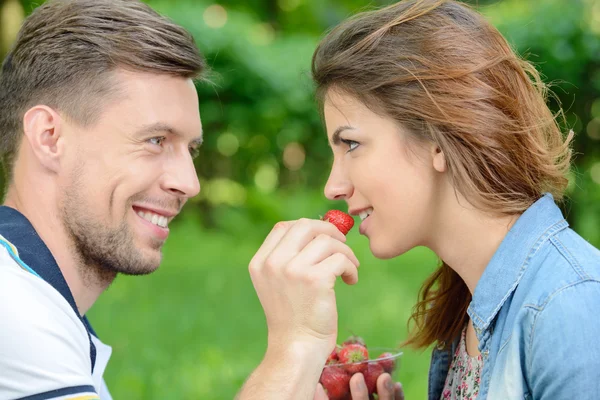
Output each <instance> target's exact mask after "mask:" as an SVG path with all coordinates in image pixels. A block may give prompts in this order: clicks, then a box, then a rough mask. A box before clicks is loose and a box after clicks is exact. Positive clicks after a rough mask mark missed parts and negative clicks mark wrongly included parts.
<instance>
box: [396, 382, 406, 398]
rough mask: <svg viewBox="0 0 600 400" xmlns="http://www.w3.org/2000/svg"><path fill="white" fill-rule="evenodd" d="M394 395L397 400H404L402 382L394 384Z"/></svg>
mask: <svg viewBox="0 0 600 400" xmlns="http://www.w3.org/2000/svg"><path fill="white" fill-rule="evenodd" d="M394 394H395V395H396V399H395V400H404V389H403V388H402V384H401V383H400V382H396V383H395V384H394Z"/></svg>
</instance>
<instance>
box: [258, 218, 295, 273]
mask: <svg viewBox="0 0 600 400" xmlns="http://www.w3.org/2000/svg"><path fill="white" fill-rule="evenodd" d="M294 222H295V221H281V222H278V223H276V224H275V226H273V229H271V232H269V234H268V235H267V237H266V238H265V240H264V241H263V243H262V245H261V246H260V248H259V249H258V251H257V252H256V254H254V257H252V261H250V269H253V268H259V267H261V266H262V265H263V264H264V262H265V260H266V259H267V257H268V256H269V254H271V252H272V251H273V249H274V248H275V246H277V244H278V243H279V242H280V241H281V238H282V237H283V236H284V235H285V234H286V233H287V231H288V230H289V229H290V228H291V227H292V225H293V224H294Z"/></svg>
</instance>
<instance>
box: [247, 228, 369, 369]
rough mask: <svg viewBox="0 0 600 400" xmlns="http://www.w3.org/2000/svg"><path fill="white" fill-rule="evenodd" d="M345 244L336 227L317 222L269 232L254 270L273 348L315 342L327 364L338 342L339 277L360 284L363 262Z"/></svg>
mask: <svg viewBox="0 0 600 400" xmlns="http://www.w3.org/2000/svg"><path fill="white" fill-rule="evenodd" d="M345 241H346V237H345V236H344V235H343V234H342V233H341V232H340V231H339V230H338V229H337V228H336V227H335V226H334V225H332V224H330V223H329V222H324V221H319V220H311V219H300V220H298V221H291V222H279V223H278V224H276V225H275V227H274V228H273V230H272V231H271V233H269V235H268V236H267V238H266V239H265V241H264V242H263V244H262V246H261V247H260V249H259V250H258V251H257V253H256V255H255V256H254V257H253V259H252V261H251V262H250V266H249V271H250V277H251V278H252V283H253V284H254V288H255V289H256V292H257V294H258V298H259V299H260V302H261V304H262V307H263V309H264V311H265V316H266V319H267V325H268V329H269V339H268V340H269V342H268V344H269V347H272V348H274V349H281V348H286V347H287V346H288V345H289V344H291V343H302V344H303V345H306V344H307V343H311V344H314V351H316V352H317V353H316V355H317V356H319V357H321V358H322V359H323V362H324V361H325V359H326V358H327V356H328V355H329V353H330V352H331V350H332V349H333V348H334V346H335V342H336V339H337V308H336V301H335V292H334V290H333V289H334V286H335V282H336V278H337V277H338V276H341V277H342V279H343V280H344V282H346V283H347V284H354V283H356V282H357V281H358V272H357V267H358V265H359V262H358V260H357V258H356V256H355V255H354V253H353V252H352V250H351V249H350V248H349V247H348V246H347V245H346V244H345Z"/></svg>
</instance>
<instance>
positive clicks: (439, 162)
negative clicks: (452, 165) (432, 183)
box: [432, 144, 448, 172]
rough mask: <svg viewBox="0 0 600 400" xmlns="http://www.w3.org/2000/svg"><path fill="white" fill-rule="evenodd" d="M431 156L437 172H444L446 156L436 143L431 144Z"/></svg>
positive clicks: (446, 167)
mask: <svg viewBox="0 0 600 400" xmlns="http://www.w3.org/2000/svg"><path fill="white" fill-rule="evenodd" d="M432 156H433V168H434V169H435V170H436V171H437V172H446V170H447V169H448V165H447V164H446V156H445V155H444V151H443V150H442V149H441V148H440V146H438V145H437V144H434V145H433V146H432Z"/></svg>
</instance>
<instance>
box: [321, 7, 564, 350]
mask: <svg viewBox="0 0 600 400" xmlns="http://www.w3.org/2000/svg"><path fill="white" fill-rule="evenodd" d="M312 75H313V79H314V81H315V83H316V94H317V99H318V100H319V101H320V105H321V107H322V105H323V102H324V99H325V96H326V95H327V92H328V90H330V89H332V88H335V89H336V90H338V91H341V92H342V93H345V94H348V95H351V96H353V97H355V98H357V99H359V100H360V101H361V102H363V103H364V104H365V105H366V106H367V107H369V108H371V109H372V110H373V111H375V112H377V113H380V114H382V115H386V116H388V117H391V118H392V119H394V120H395V121H396V122H397V123H398V124H399V125H401V126H403V127H404V128H407V131H408V132H410V135H411V136H412V138H413V139H416V140H417V141H421V142H422V141H433V142H434V143H436V144H437V145H438V146H439V147H440V149H441V150H442V151H443V152H444V155H445V158H446V162H447V166H448V173H449V176H450V178H451V180H452V183H453V186H454V188H455V190H457V191H458V192H459V193H461V194H462V195H463V196H464V197H465V198H466V199H467V200H468V201H469V202H470V203H472V204H473V205H475V206H477V207H478V208H480V209H481V210H485V211H492V212H497V213H499V214H500V215H517V214H519V213H522V212H523V211H525V210H526V209H527V208H528V207H529V206H530V205H531V204H532V203H533V202H535V201H536V200H537V199H539V198H540V196H541V195H542V194H543V193H545V192H549V193H551V194H552V195H553V196H554V198H555V199H556V200H557V201H560V200H561V199H562V197H563V193H564V190H565V189H566V186H567V183H568V179H567V174H568V172H569V168H570V159H571V148H570V143H571V141H572V137H573V132H572V131H570V132H569V134H568V135H563V133H562V131H561V123H559V118H558V117H562V119H561V120H560V121H564V115H563V114H562V112H560V113H558V114H557V115H553V114H552V112H551V111H550V109H549V108H548V106H547V100H548V96H549V94H550V91H549V90H548V88H547V86H546V85H545V84H544V83H543V82H542V79H541V78H540V74H539V73H538V71H537V70H536V69H535V67H534V66H533V65H532V64H531V63H529V62H527V61H526V60H524V59H522V58H521V57H519V56H518V55H517V54H516V53H515V52H514V51H513V50H512V49H511V46H510V45H509V44H508V43H507V41H506V40H505V39H504V38H503V36H502V35H501V34H500V33H499V32H498V30H497V29H496V28H494V27H493V26H492V25H491V24H490V23H489V22H487V21H486V19H485V18H484V17H483V16H482V15H481V14H479V13H478V12H476V11H475V10H473V9H471V8H470V7H468V6H466V5H464V4H462V3H459V2H457V1H452V0H410V1H401V2H398V3H396V4H393V5H391V6H388V7H385V8H382V9H379V10H374V11H368V12H363V13H360V14H358V15H356V16H354V17H352V18H350V19H348V20H346V21H344V22H343V23H341V24H340V25H338V26H337V27H335V28H334V29H333V30H332V31H331V32H329V33H328V34H327V35H326V37H325V38H324V39H323V40H322V41H321V43H320V44H319V46H318V47H317V49H316V51H315V53H314V55H313V60H312ZM470 302H471V294H470V292H469V290H468V288H467V286H466V284H465V283H464V282H463V281H462V279H461V278H460V277H459V275H458V274H457V273H456V272H454V270H452V269H451V268H450V267H449V266H448V265H446V264H445V263H444V262H443V261H442V265H441V267H440V268H439V269H438V270H437V271H435V273H434V274H433V275H431V276H430V277H429V278H428V279H427V280H426V281H425V283H424V284H423V286H422V288H421V291H420V294H419V301H418V303H417V304H416V306H415V308H414V310H413V315H412V317H411V320H412V321H413V322H414V323H415V326H414V329H412V332H411V335H410V336H409V338H408V340H407V342H405V344H410V345H412V346H413V347H416V348H423V347H427V346H429V345H431V344H434V343H436V342H437V344H438V345H443V344H444V343H446V344H449V343H451V341H452V340H453V339H454V338H456V337H457V336H458V334H459V333H460V330H461V329H462V327H463V326H464V324H465V323H466V322H467V320H468V316H467V313H466V310H467V307H468V305H469V303H470ZM409 322H410V321H409Z"/></svg>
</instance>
